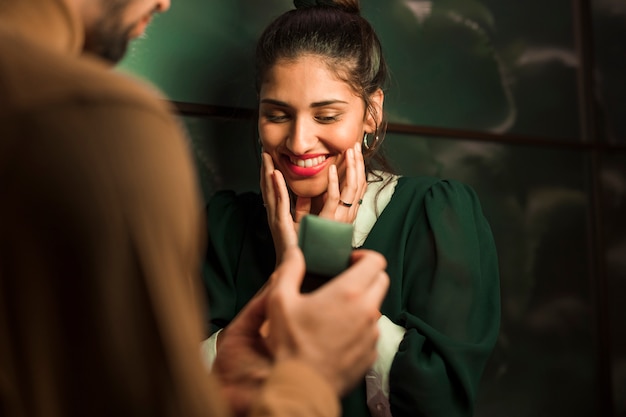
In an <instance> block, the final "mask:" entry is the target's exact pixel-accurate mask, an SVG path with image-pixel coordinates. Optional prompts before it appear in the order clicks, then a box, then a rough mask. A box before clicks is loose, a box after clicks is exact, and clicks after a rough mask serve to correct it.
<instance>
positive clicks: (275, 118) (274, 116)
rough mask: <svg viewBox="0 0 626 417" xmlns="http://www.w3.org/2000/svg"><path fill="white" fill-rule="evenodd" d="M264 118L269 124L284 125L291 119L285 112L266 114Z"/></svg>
mask: <svg viewBox="0 0 626 417" xmlns="http://www.w3.org/2000/svg"><path fill="white" fill-rule="evenodd" d="M263 117H265V119H266V120H267V121H268V122H272V123H283V122H286V121H288V120H289V119H290V117H289V115H288V114H287V113H283V112H271V113H265V114H264V115H263Z"/></svg>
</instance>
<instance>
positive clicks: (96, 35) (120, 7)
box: [83, 0, 134, 64]
mask: <svg viewBox="0 0 626 417" xmlns="http://www.w3.org/2000/svg"><path fill="white" fill-rule="evenodd" d="M91 1H95V0H91ZM100 1H101V2H102V5H103V6H102V7H103V8H104V10H103V12H102V18H101V19H100V20H98V21H97V22H96V23H95V24H93V25H92V27H90V28H87V31H86V35H85V44H84V46H83V51H84V52H89V53H92V54H95V55H97V56H99V57H101V58H103V59H105V60H107V61H110V62H111V63H113V64H116V63H118V62H119V61H120V60H121V59H122V58H124V54H125V53H126V50H127V49H128V43H129V42H130V34H131V32H132V30H133V27H134V25H128V26H127V27H123V26H122V25H123V23H122V22H123V20H124V19H123V17H124V11H125V10H126V7H127V6H128V5H129V3H130V0H100Z"/></svg>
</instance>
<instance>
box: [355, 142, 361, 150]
mask: <svg viewBox="0 0 626 417" xmlns="http://www.w3.org/2000/svg"><path fill="white" fill-rule="evenodd" d="M354 148H355V149H356V151H357V152H361V142H357V143H356V144H355V146H354Z"/></svg>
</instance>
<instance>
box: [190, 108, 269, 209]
mask: <svg viewBox="0 0 626 417" xmlns="http://www.w3.org/2000/svg"><path fill="white" fill-rule="evenodd" d="M182 121H183V122H184V124H185V127H186V129H187V133H188V136H189V138H190V141H191V146H192V150H193V155H194V158H195V163H196V166H197V170H198V178H199V181H200V185H201V187H202V194H203V196H204V198H205V200H207V199H208V198H209V197H210V196H211V195H212V194H213V193H214V192H215V191H216V190H218V189H229V190H235V191H238V192H241V191H248V190H258V188H259V186H258V184H259V179H258V178H259V169H260V165H259V159H258V158H257V156H256V152H257V151H256V148H255V143H256V142H255V141H256V140H257V139H256V138H257V137H258V136H257V134H256V123H252V122H251V121H243V120H238V121H223V120H211V119H204V118H198V117H183V118H182Z"/></svg>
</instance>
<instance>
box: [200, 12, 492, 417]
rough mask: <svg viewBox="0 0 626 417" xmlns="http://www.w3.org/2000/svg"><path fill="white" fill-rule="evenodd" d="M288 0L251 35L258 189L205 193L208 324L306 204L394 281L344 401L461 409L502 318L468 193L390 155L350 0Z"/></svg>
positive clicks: (369, 49)
mask: <svg viewBox="0 0 626 417" xmlns="http://www.w3.org/2000/svg"><path fill="white" fill-rule="evenodd" d="M294 3H295V5H296V9H295V10H292V11H289V12H287V13H285V14H283V15H282V16H280V17H278V18H277V19H276V20H275V21H274V22H272V23H271V24H270V25H269V26H268V27H267V29H266V30H265V31H264V33H263V34H262V35H261V38H260V40H259V42H258V45H257V58H256V59H257V73H258V84H257V86H258V92H259V120H258V129H259V137H260V142H261V145H262V147H263V154H262V162H263V165H262V169H261V192H262V194H261V195H259V194H255V193H245V194H242V195H235V194H234V193H233V192H220V193H217V194H216V195H215V197H214V198H213V199H212V200H211V202H210V203H209V206H208V222H209V223H208V229H209V247H208V251H207V258H206V265H205V284H206V286H207V289H208V296H209V298H210V300H211V303H210V304H211V312H210V316H211V317H212V322H211V323H212V331H216V330H218V329H220V328H222V327H224V326H225V325H226V324H228V323H229V321H230V320H232V318H233V317H234V316H235V315H236V313H237V312H238V311H239V310H240V309H241V308H242V307H243V305H245V303H246V302H247V301H248V300H249V299H250V298H251V297H252V296H253V295H254V294H255V293H256V292H257V291H258V289H259V288H260V287H261V286H262V285H263V284H264V283H265V281H266V280H267V278H268V277H269V275H270V274H271V272H272V271H273V269H274V266H275V263H278V262H279V261H280V258H281V254H282V253H283V251H284V249H285V248H286V247H287V246H288V245H290V244H294V242H296V241H297V230H298V223H299V221H300V219H301V218H302V217H303V216H304V215H305V214H309V213H310V214H315V215H319V216H321V217H326V218H331V219H335V220H338V221H343V222H349V223H353V224H354V228H355V231H354V235H353V242H352V243H353V247H355V248H368V249H373V250H376V251H378V252H380V253H382V254H383V255H384V256H385V257H386V258H387V262H388V268H387V273H388V274H389V277H390V279H391V286H390V289H389V292H388V294H387V297H386V299H385V301H384V303H383V306H382V309H381V316H380V319H379V322H378V324H379V329H380V332H381V333H380V340H379V343H378V349H379V359H378V361H377V363H376V364H375V366H374V367H373V369H372V370H371V372H370V373H369V374H368V375H367V377H366V381H364V383H363V384H362V385H361V386H360V387H358V388H357V389H355V390H354V391H353V392H351V393H349V394H348V395H347V396H346V397H345V398H344V400H343V407H344V411H343V412H344V415H345V416H351V417H353V416H367V415H370V414H371V415H374V416H385V415H387V416H388V415H393V416H394V417H399V416H418V415H419V416H446V417H451V416H462V415H471V414H472V413H473V405H474V400H475V397H476V391H477V387H478V383H479V380H480V376H481V374H482V372H483V369H484V366H485V364H486V362H487V359H488V357H489V354H490V352H491V350H492V349H493V347H494V345H495V342H496V338H497V334H498V328H499V319H500V311H499V282H498V265H497V257H496V251H495V247H494V242H493V238H492V235H491V231H490V228H489V225H488V224H487V222H486V220H485V218H484V217H483V214H482V211H481V208H480V204H479V202H478V199H477V198H476V195H475V194H474V192H473V191H472V190H471V189H470V188H469V187H467V186H465V185H463V184H460V183H458V182H454V181H443V180H439V179H435V178H406V177H401V176H397V175H394V174H392V173H391V172H390V170H389V169H388V165H387V164H386V161H385V159H384V157H383V156H382V154H381V153H380V145H381V142H382V138H383V136H384V127H385V121H384V117H383V102H384V93H383V87H384V84H385V82H386V78H387V70H386V66H385V61H384V58H383V55H382V49H381V46H380V42H379V40H378V38H377V36H376V34H375V32H374V30H373V29H372V27H371V26H370V24H369V23H368V22H367V21H366V20H365V19H363V18H362V17H361V16H360V9H359V4H358V1H357V0H343V1H340V0H336V1H328V0H326V1H321V0H317V1H311V0H310V1H295V2H294ZM213 338H214V339H215V337H213ZM218 340H219V338H218ZM211 346H213V348H214V346H215V345H214V344H212V345H211Z"/></svg>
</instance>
